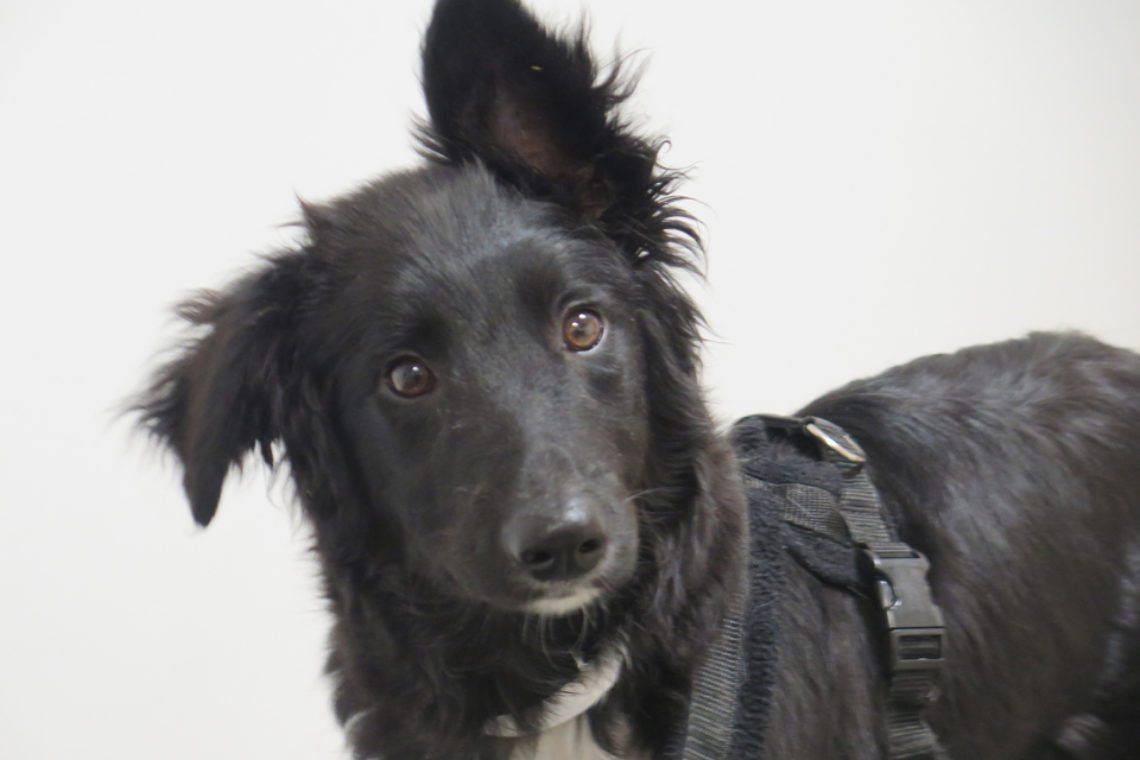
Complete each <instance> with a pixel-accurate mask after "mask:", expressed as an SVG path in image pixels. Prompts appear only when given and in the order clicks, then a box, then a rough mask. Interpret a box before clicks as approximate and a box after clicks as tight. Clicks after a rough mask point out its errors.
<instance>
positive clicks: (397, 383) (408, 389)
mask: <svg viewBox="0 0 1140 760" xmlns="http://www.w3.org/2000/svg"><path fill="white" fill-rule="evenodd" d="M388 387H389V388H391V389H392V391H393V392H395V393H396V395H398V396H403V397H404V398H415V397H416V396H422V395H424V394H425V393H427V392H429V391H430V390H431V389H432V388H434V387H435V375H433V374H432V373H431V370H430V369H428V366H427V364H425V363H424V362H423V361H421V360H420V359H415V358H412V357H410V356H408V357H405V358H403V359H397V360H396V361H395V362H393V363H392V365H391V366H390V367H388Z"/></svg>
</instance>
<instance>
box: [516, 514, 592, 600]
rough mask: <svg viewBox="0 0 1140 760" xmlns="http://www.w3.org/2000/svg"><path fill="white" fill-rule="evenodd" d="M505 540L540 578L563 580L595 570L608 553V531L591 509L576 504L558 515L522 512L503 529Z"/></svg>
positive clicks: (522, 563)
mask: <svg viewBox="0 0 1140 760" xmlns="http://www.w3.org/2000/svg"><path fill="white" fill-rule="evenodd" d="M503 543H504V544H505V545H506V548H507V551H508V552H509V553H510V555H511V557H512V558H514V560H515V561H516V562H517V563H518V564H519V565H520V566H521V567H522V569H523V570H524V571H525V572H526V573H527V574H528V575H530V577H532V578H534V579H535V580H538V581H563V580H571V579H573V578H577V577H578V576H580V575H585V574H586V573H588V572H590V571H591V570H593V569H594V568H595V567H597V566H598V563H599V562H601V560H602V556H603V555H604V554H605V551H604V550H605V548H606V535H605V532H604V531H603V530H602V528H601V525H599V524H598V521H597V520H596V519H594V518H593V516H592V515H591V514H590V513H589V511H588V510H585V509H582V508H580V507H576V506H572V507H571V508H569V509H566V510H565V511H564V512H563V513H562V514H560V515H558V516H557V517H556V518H554V519H551V518H550V517H548V516H539V515H518V516H516V517H515V518H514V519H513V520H511V521H510V522H509V523H508V524H507V526H506V527H505V528H504V530H503Z"/></svg>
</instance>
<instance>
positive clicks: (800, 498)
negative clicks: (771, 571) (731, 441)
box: [681, 416, 947, 760]
mask: <svg viewBox="0 0 1140 760" xmlns="http://www.w3.org/2000/svg"><path fill="white" fill-rule="evenodd" d="M742 424H750V425H756V424H759V425H760V426H761V427H762V429H763V431H764V434H765V435H767V436H768V437H770V438H778V437H783V438H787V439H789V440H792V441H793V442H794V443H796V444H798V445H800V447H801V448H804V449H805V450H812V451H813V453H814V454H815V459H816V460H818V461H822V462H826V463H828V464H830V465H832V466H834V467H835V468H836V469H837V470H838V472H839V473H840V483H841V485H840V488H839V493H838V496H836V495H835V494H833V493H832V492H830V491H829V490H827V489H824V488H820V487H817V486H814V485H807V484H802V483H778V484H777V483H772V482H766V481H764V479H763V478H756V477H755V476H754V475H753V480H757V481H759V482H760V483H761V485H762V487H766V488H769V489H772V490H773V491H776V492H777V493H779V495H780V496H781V497H782V498H781V499H780V503H781V505H782V507H781V512H782V514H781V515H780V517H781V519H782V520H783V521H784V522H785V523H786V524H789V525H792V526H796V527H797V528H799V529H801V530H803V531H807V532H809V533H810V534H812V535H817V536H822V537H824V538H825V539H828V540H829V541H830V542H831V543H833V544H834V545H835V546H839V545H845V546H852V545H853V546H854V547H855V548H856V550H857V552H858V559H857V562H856V563H855V564H856V565H857V570H856V573H857V577H856V578H855V579H854V580H856V585H855V587H854V588H853V589H852V590H854V591H856V592H857V593H859V592H860V590H865V589H868V588H869V589H870V590H871V592H872V593H871V596H872V597H873V598H874V599H875V600H876V601H877V603H878V607H879V610H880V612H881V615H882V617H881V620H880V622H881V624H882V625H881V627H882V628H883V630H884V631H885V632H886V634H887V636H886V642H885V647H884V650H885V658H884V659H885V665H886V667H885V670H886V677H887V681H888V699H887V717H886V733H887V742H888V755H887V757H888V758H890V760H945V758H947V755H946V753H945V750H944V749H943V748H942V746H941V745H940V743H939V741H938V738H937V736H935V734H934V732H933V730H931V728H930V726H929V725H927V723H926V722H925V720H923V717H922V712H923V710H924V709H925V707H926V706H927V704H929V703H930V702H931V701H933V700H934V699H935V698H936V697H937V695H938V688H939V683H940V679H941V671H942V667H943V656H942V655H943V632H944V625H943V619H942V613H941V610H939V608H938V606H937V605H936V604H935V603H934V601H933V599H932V597H931V593H930V586H929V584H928V583H927V581H926V573H927V571H928V570H929V568H930V564H929V562H928V561H927V560H926V558H925V557H924V556H923V555H922V554H920V553H919V552H917V551H915V550H914V549H912V548H911V547H910V546H908V545H907V544H905V543H903V542H901V541H899V540H897V539H896V538H895V536H894V534H893V531H892V530H891V528H890V527H889V526H888V524H887V519H886V515H885V513H884V511H883V508H882V503H881V502H880V500H879V495H878V492H877V491H876V489H875V487H874V485H872V483H871V481H870V479H869V478H868V476H867V474H866V471H865V468H864V464H865V463H866V459H867V457H866V454H865V453H864V452H863V449H862V448H861V447H860V446H859V444H858V443H856V442H855V440H854V439H853V438H852V437H851V436H850V435H848V434H847V433H846V432H845V431H844V430H843V429H842V428H840V427H839V426H838V425H835V424H833V423H831V422H828V421H827V420H823V419H820V418H818V417H807V418H803V419H799V418H788V417H773V416H757V417H751V418H747V419H746V420H742V421H741V422H740V423H737V426H738V430H739V429H740V427H741V425H742ZM745 469H746V472H747V470H748V468H747V467H746V468H745ZM745 540H746V543H745V546H748V545H749V543H748V540H747V537H746V539H745ZM810 569H811V568H810V567H809V570H810ZM746 575H747V573H746ZM837 575H838V576H843V575H844V573H843V572H842V571H840V572H838V573H837ZM840 582H841V583H846V581H840ZM747 584H748V580H747V578H745V580H744V584H743V586H742V588H741V589H740V592H739V593H738V595H737V597H736V598H734V600H733V605H732V608H731V611H730V614H729V615H728V619H727V620H726V622H725V624H724V626H723V629H722V634H721V636H720V637H719V639H718V640H717V642H716V644H715V645H714V647H713V649H712V651H711V652H710V656H709V661H708V663H707V664H706V666H705V667H704V668H702V670H701V671H700V672H699V673H698V676H697V679H696V682H695V684H694V688H693V695H692V703H691V708H690V717H689V725H688V732H687V737H686V740H685V744H684V751H683V753H682V754H681V757H682V760H722V759H724V758H727V757H729V755H728V752H729V748H730V747H731V746H732V735H733V726H734V722H735V718H736V716H737V712H736V705H737V699H736V693H737V692H738V691H739V686H740V684H741V683H742V677H741V671H742V669H743V667H744V666H743V662H744V659H743V656H742V651H741V642H742V639H743V637H742V634H741V629H742V622H741V621H742V619H743V610H744V606H745V604H746V603H747V602H746V601H745V599H746V597H747V591H748V585H747Z"/></svg>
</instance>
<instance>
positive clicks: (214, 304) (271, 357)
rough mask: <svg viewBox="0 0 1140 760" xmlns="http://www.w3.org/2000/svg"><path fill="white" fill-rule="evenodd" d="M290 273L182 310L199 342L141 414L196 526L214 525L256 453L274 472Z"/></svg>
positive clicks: (161, 381)
mask: <svg viewBox="0 0 1140 760" xmlns="http://www.w3.org/2000/svg"><path fill="white" fill-rule="evenodd" d="M288 268H289V267H288V263H287V262H285V261H282V260H279V261H277V262H275V263H274V264H273V265H271V266H270V267H269V268H268V269H267V270H265V271H262V272H259V273H257V274H255V275H251V276H249V277H247V278H245V279H243V280H240V281H239V282H237V283H236V284H235V285H234V286H233V287H231V288H230V289H229V290H227V291H225V292H224V293H220V294H219V293H205V294H203V295H201V296H199V297H198V298H196V299H194V300H193V301H190V302H187V303H186V304H183V305H182V306H181V307H180V309H179V314H180V315H181V316H182V317H183V318H184V319H186V320H188V321H189V322H191V323H192V324H193V325H196V326H197V327H196V329H198V330H201V331H203V334H202V335H201V336H199V337H198V338H197V339H196V340H194V341H192V342H190V343H188V344H187V345H186V346H184V347H183V348H182V349H181V351H180V353H179V355H178V356H177V357H176V358H175V359H174V360H173V361H171V362H170V363H169V364H167V365H166V366H165V367H163V368H162V369H160V370H159V372H158V374H157V375H156V376H155V378H154V380H153V382H152V383H151V386H150V388H149V389H148V390H147V392H146V393H145V394H144V395H143V398H142V399H141V401H140V402H139V403H138V405H137V406H136V409H137V410H138V411H139V413H140V415H141V418H142V420H141V422H142V425H143V426H144V427H145V428H146V429H148V430H149V431H150V432H151V433H153V434H154V435H155V436H156V437H157V438H158V439H159V440H160V441H161V442H162V443H163V444H165V445H166V446H168V447H170V448H171V449H172V450H173V451H174V452H175V454H177V456H178V458H179V460H180V461H181V463H182V466H183V468H184V474H183V481H182V482H183V486H184V488H185V490H186V496H187V498H188V499H189V501H190V509H191V511H192V512H193V514H194V519H195V520H196V521H197V522H198V523H199V524H200V525H203V526H204V525H207V524H209V522H210V520H211V519H212V518H213V517H214V513H215V512H216V511H217V508H218V499H219V497H220V495H221V491H222V484H223V482H224V481H225V478H226V475H227V473H228V472H229V470H230V467H231V466H234V465H237V466H240V465H241V462H242V460H243V459H244V458H245V455H246V454H247V453H248V452H249V451H250V450H252V449H253V448H254V447H256V446H259V445H260V448H261V453H262V456H263V457H264V458H265V460H266V462H267V463H269V464H272V454H271V444H272V443H273V441H274V440H275V439H276V438H278V437H279V435H280V430H279V421H278V420H279V411H280V409H281V400H282V395H283V394H284V392H285V385H286V382H287V376H286V371H287V370H286V363H287V362H288V361H289V353H290V352H289V351H288V348H287V346H288V343H289V339H290V335H291V330H290V327H289V323H290V318H289V311H290V310H291V301H292V300H293V299H292V297H291V296H292V293H290V290H291V288H290V287H288V286H286V285H285V283H284V282H283V280H284V279H285V278H287V276H288V275H287V270H288Z"/></svg>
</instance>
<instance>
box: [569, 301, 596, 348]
mask: <svg viewBox="0 0 1140 760" xmlns="http://www.w3.org/2000/svg"><path fill="white" fill-rule="evenodd" d="M605 329H606V328H605V323H604V322H602V318H601V317H599V316H598V315H597V314H595V313H594V312H592V311H588V310H586V309H575V310H573V311H571V312H570V313H569V314H567V315H566V320H565V321H564V322H563V323H562V340H563V341H565V343H566V348H568V349H570V350H571V351H589V350H590V349H591V348H593V347H594V346H596V345H598V342H599V341H600V340H601V339H602V333H604V332H605Z"/></svg>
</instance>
